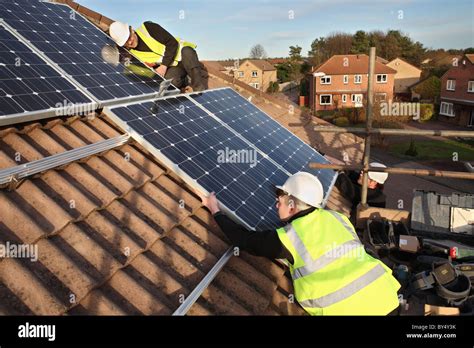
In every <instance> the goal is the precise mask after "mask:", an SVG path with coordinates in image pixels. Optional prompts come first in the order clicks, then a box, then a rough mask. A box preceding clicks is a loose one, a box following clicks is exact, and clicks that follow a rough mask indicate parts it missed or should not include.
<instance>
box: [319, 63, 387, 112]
mask: <svg viewBox="0 0 474 348" xmlns="http://www.w3.org/2000/svg"><path fill="white" fill-rule="evenodd" d="M368 71H369V56H367V55H366V54H352V55H351V54H349V55H334V56H332V57H331V58H330V59H328V60H327V61H326V62H325V63H323V64H321V65H320V66H319V67H318V68H316V69H314V70H313V71H312V77H311V78H310V106H311V109H312V110H313V111H320V110H334V109H337V108H350V107H361V106H362V105H363V103H364V100H365V99H366V98H367V84H368ZM375 74H376V77H375V84H374V92H375V98H376V100H386V101H391V100H392V99H393V85H394V76H395V74H396V71H395V70H394V69H392V68H390V67H388V66H386V65H384V64H383V63H381V62H380V60H379V59H377V60H376V62H375ZM315 75H316V76H315ZM320 75H321V76H320Z"/></svg>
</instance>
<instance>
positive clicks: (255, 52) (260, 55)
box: [249, 44, 267, 59]
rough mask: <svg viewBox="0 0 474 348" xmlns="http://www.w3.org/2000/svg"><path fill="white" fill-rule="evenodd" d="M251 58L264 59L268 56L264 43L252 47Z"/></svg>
mask: <svg viewBox="0 0 474 348" xmlns="http://www.w3.org/2000/svg"><path fill="white" fill-rule="evenodd" d="M249 56H250V58H251V59H264V58H267V52H265V49H264V48H263V46H262V45H260V44H257V45H255V46H253V47H252V48H251V49H250V55H249Z"/></svg>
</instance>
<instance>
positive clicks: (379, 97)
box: [375, 93, 387, 101]
mask: <svg viewBox="0 0 474 348" xmlns="http://www.w3.org/2000/svg"><path fill="white" fill-rule="evenodd" d="M386 99H387V93H375V100H377V101H385V100H386Z"/></svg>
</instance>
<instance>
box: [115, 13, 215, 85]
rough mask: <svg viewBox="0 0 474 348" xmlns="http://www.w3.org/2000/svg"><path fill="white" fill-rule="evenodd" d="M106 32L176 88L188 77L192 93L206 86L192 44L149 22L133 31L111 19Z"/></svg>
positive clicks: (184, 82) (183, 83)
mask: <svg viewBox="0 0 474 348" xmlns="http://www.w3.org/2000/svg"><path fill="white" fill-rule="evenodd" d="M109 33H110V36H111V37H112V39H113V40H114V41H115V42H116V43H117V45H119V46H122V47H125V48H126V49H128V50H129V51H130V52H131V53H133V55H135V56H136V57H137V58H138V59H140V60H141V61H142V62H144V63H145V64H146V65H148V66H149V67H152V68H153V69H154V70H155V71H156V73H158V74H160V75H161V76H163V77H164V78H166V79H171V80H172V83H173V85H175V86H176V87H178V88H184V87H185V86H186V85H187V83H186V82H187V81H186V80H187V77H188V76H189V77H190V78H191V87H192V89H193V91H194V92H199V91H203V90H205V89H206V86H205V84H204V81H203V78H202V68H201V63H200V62H199V59H198V56H197V53H196V50H195V48H196V45H195V44H193V43H190V42H186V41H182V40H180V39H179V38H175V37H174V36H172V35H171V34H170V33H169V32H167V31H166V30H165V29H164V28H163V27H161V26H160V25H158V24H156V23H153V22H145V23H143V24H142V26H141V27H140V28H138V29H137V30H134V29H133V28H132V27H131V26H129V25H128V24H126V23H122V22H114V23H112V24H111V25H110V28H109Z"/></svg>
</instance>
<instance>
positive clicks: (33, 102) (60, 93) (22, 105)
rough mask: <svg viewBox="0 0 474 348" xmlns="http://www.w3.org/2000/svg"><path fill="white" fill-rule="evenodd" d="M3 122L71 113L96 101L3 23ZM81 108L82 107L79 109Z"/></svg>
mask: <svg viewBox="0 0 474 348" xmlns="http://www.w3.org/2000/svg"><path fill="white" fill-rule="evenodd" d="M0 66H1V69H0V106H1V107H0V125H5V124H11V123H16V122H23V121H26V120H33V119H38V118H43V117H50V116H58V115H61V114H64V113H66V112H67V110H68V109H69V108H70V105H71V104H81V103H85V104H87V105H88V106H89V110H91V111H92V110H94V103H93V102H92V100H91V99H90V98H88V97H87V96H86V95H85V94H83V93H82V92H81V91H80V90H79V89H78V88H77V87H76V86H74V85H73V84H72V83H70V82H69V81H68V80H67V79H66V78H65V77H64V76H62V75H61V74H60V73H59V72H58V71H56V70H55V69H53V68H52V67H51V66H49V65H48V64H47V63H46V62H45V61H44V60H43V59H41V58H40V57H39V56H38V55H37V54H36V53H34V52H33V51H32V50H31V49H30V48H29V47H28V46H27V45H25V44H24V43H22V42H21V41H20V40H19V39H18V38H17V37H15V36H14V35H13V34H12V33H11V32H9V31H8V30H7V29H6V28H4V27H3V26H2V25H1V24H0ZM76 109H78V108H76Z"/></svg>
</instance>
